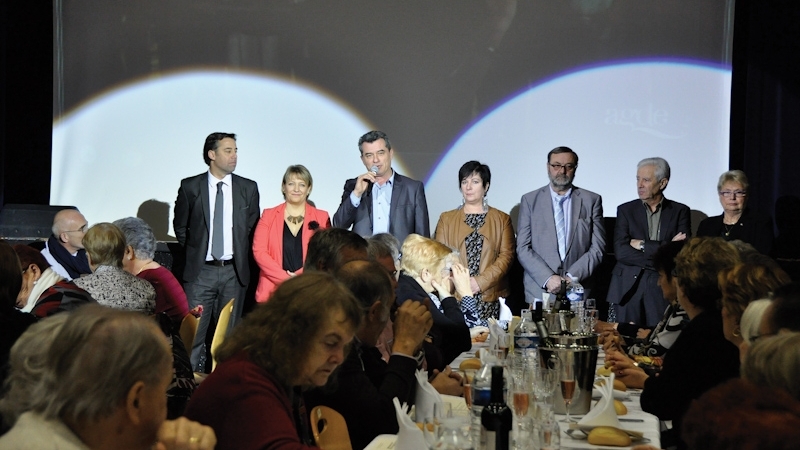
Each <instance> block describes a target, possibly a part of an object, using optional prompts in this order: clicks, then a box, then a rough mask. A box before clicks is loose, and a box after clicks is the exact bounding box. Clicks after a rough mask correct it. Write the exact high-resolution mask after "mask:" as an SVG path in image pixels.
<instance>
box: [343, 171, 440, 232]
mask: <svg viewBox="0 0 800 450" xmlns="http://www.w3.org/2000/svg"><path fill="white" fill-rule="evenodd" d="M355 187H356V179H355V178H351V179H349V180H347V181H345V183H344V192H343V193H342V203H341V204H339V209H337V210H336V213H335V214H334V215H333V226H335V227H338V228H348V229H349V228H350V227H351V226H352V227H353V231H354V232H355V233H357V234H359V235H361V236H372V234H373V231H372V189H367V190H366V191H365V192H364V194H363V196H362V197H361V203H360V204H359V205H358V208H355V207H354V206H353V203H352V202H350V193H351V192H353V189H355ZM411 233H416V234H419V235H422V236H425V237H430V236H431V225H430V221H429V220H428V201H427V200H426V199H425V187H424V186H423V184H422V182H421V181H417V180H412V179H411V178H408V177H404V176H402V175H400V174H399V173H397V172H395V173H394V186H392V205H391V207H390V209H389V234H391V235H392V236H394V237H396V238H397V240H398V241H400V244H401V245H402V244H403V241H404V240H405V239H406V237H407V236H408V235H409V234H411Z"/></svg>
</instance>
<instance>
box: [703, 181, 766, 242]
mask: <svg viewBox="0 0 800 450" xmlns="http://www.w3.org/2000/svg"><path fill="white" fill-rule="evenodd" d="M749 188H750V183H749V182H748V181H747V175H745V173H744V172H742V171H741V170H729V171H727V172H725V173H723V174H722V175H720V177H719V181H718V182H717V193H718V194H719V203H720V205H722V214H720V215H718V216H713V217H709V218H707V219H704V220H703V221H702V222H700V226H698V227H697V236H710V237H715V236H716V237H721V238H723V239H725V240H726V241H733V240H737V239H738V240H740V241H744V242H747V243H748V244H751V245H752V246H753V247H755V248H756V250H758V251H759V252H761V253H763V254H765V255H769V253H770V250H771V249H772V241H773V239H774V234H773V230H772V219H770V218H769V217H768V216H765V215H762V214H759V213H757V212H756V211H753V210H752V209H750V208H748V207H747V195H748V189H749Z"/></svg>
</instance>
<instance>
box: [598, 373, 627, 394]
mask: <svg viewBox="0 0 800 450" xmlns="http://www.w3.org/2000/svg"><path fill="white" fill-rule="evenodd" d="M597 373H598V375H600V369H598V370H597ZM608 375H611V373H609V374H608ZM608 375H603V376H608ZM595 384H597V385H598V386H604V385H605V384H606V380H600V381H598V382H597V383H595ZM614 390H615V391H622V392H626V391H627V390H628V386H625V383H623V382H622V381H621V380H620V379H619V378H614Z"/></svg>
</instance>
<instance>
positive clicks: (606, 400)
mask: <svg viewBox="0 0 800 450" xmlns="http://www.w3.org/2000/svg"><path fill="white" fill-rule="evenodd" d="M599 378H600V379H604V380H605V383H604V384H603V385H602V386H597V390H599V391H600V401H598V402H597V404H596V405H594V408H592V409H591V410H590V411H589V412H588V413H587V414H586V415H585V416H583V419H581V420H580V421H579V422H578V425H583V426H591V427H600V426H606V427H615V428H622V426H620V424H619V417H617V411H616V410H615V409H614V393H613V392H614V373H613V372H612V373H611V376H609V377H599Z"/></svg>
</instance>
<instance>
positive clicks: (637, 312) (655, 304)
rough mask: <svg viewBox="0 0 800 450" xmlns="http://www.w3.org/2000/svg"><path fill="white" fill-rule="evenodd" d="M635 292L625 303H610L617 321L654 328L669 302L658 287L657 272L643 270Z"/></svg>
mask: <svg viewBox="0 0 800 450" xmlns="http://www.w3.org/2000/svg"><path fill="white" fill-rule="evenodd" d="M641 276H642V281H641V282H640V283H639V286H638V288H637V289H636V293H635V294H633V297H631V300H630V301H629V302H628V303H627V304H626V305H625V306H620V305H613V304H612V305H610V306H611V307H612V308H613V309H614V312H615V313H616V318H617V322H620V323H635V324H638V325H639V326H640V327H642V328H650V329H652V328H654V327H655V326H656V325H658V322H660V321H661V318H662V317H664V310H665V309H667V306H669V302H668V301H666V300H664V294H663V292H661V288H660V287H658V272H656V271H654V270H645V271H644V272H642V275H641Z"/></svg>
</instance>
